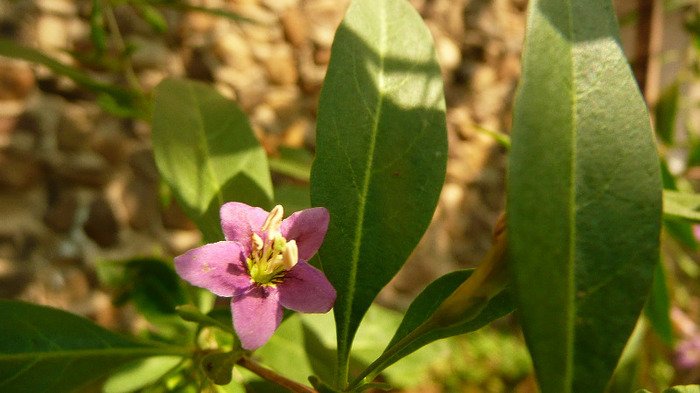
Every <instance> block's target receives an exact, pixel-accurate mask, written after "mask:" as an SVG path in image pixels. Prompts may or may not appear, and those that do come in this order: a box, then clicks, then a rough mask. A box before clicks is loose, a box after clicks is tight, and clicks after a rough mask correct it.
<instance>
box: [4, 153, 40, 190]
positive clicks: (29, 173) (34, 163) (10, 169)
mask: <svg viewBox="0 0 700 393" xmlns="http://www.w3.org/2000/svg"><path fill="white" fill-rule="evenodd" d="M41 180H42V168H41V164H40V163H39V161H38V160H37V159H36V157H34V156H32V155H27V154H11V153H0V186H3V187H8V188H10V189H13V190H27V189H29V188H31V187H33V186H35V185H37V184H38V183H39V182H40V181H41Z"/></svg>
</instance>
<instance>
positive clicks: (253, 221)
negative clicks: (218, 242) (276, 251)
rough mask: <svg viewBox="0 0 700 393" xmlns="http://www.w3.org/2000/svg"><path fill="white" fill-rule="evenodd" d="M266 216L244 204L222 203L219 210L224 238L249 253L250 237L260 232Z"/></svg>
mask: <svg viewBox="0 0 700 393" xmlns="http://www.w3.org/2000/svg"><path fill="white" fill-rule="evenodd" d="M268 214H269V213H268V212H266V211H265V210H263V209H261V208H259V207H252V206H248V205H246V204H245V203H239V202H228V203H224V205H223V206H221V210H219V215H220V216H221V229H223V231H224V237H225V238H226V240H228V241H232V242H238V243H241V244H242V245H243V246H244V247H245V249H246V251H247V252H249V251H250V236H251V235H252V234H253V232H257V231H259V230H260V228H261V227H262V226H263V224H264V223H265V219H266V218H267V215H268Z"/></svg>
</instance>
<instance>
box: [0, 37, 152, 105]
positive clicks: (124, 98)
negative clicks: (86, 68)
mask: <svg viewBox="0 0 700 393" xmlns="http://www.w3.org/2000/svg"><path fill="white" fill-rule="evenodd" d="M0 56H6V57H11V58H14V59H20V60H25V61H29V62H32V63H36V64H41V65H43V66H45V67H47V68H48V69H50V70H51V71H52V72H55V73H56V74H59V75H63V76H66V77H68V78H70V79H72V80H73V81H74V82H75V83H77V84H79V85H81V86H83V87H85V88H87V89H89V90H92V91H94V92H97V93H102V95H104V96H106V97H109V100H110V102H112V103H118V104H119V107H121V108H132V110H131V111H130V112H129V113H139V114H143V113H144V112H145V108H141V106H140V104H139V103H140V101H139V100H140V96H139V94H138V93H137V92H133V91H131V90H129V89H125V88H123V87H121V86H116V85H112V84H108V83H103V82H100V81H98V80H96V79H93V78H92V77H90V76H88V75H87V74H85V73H83V72H82V71H80V70H78V69H77V68H74V67H71V66H68V65H65V64H63V63H61V62H59V61H58V60H56V59H54V58H52V57H49V56H47V55H45V54H43V53H41V52H39V51H38V50H35V49H32V48H28V47H25V46H21V45H18V44H16V43H14V42H12V41H10V40H6V39H3V38H0ZM117 114H118V113H117Z"/></svg>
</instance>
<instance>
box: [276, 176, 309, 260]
mask: <svg viewBox="0 0 700 393" xmlns="http://www.w3.org/2000/svg"><path fill="white" fill-rule="evenodd" d="M275 203H277V204H280V205H282V206H284V214H285V215H291V214H292V213H294V212H298V211H300V210H304V209H308V208H310V207H311V204H310V202H309V185H308V184H305V185H296V184H280V185H275ZM307 262H308V261H307Z"/></svg>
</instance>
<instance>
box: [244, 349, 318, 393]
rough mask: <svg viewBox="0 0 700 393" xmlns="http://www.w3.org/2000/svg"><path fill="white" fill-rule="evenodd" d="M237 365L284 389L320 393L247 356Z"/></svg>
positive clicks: (295, 392) (304, 392)
mask: <svg viewBox="0 0 700 393" xmlns="http://www.w3.org/2000/svg"><path fill="white" fill-rule="evenodd" d="M236 364H238V365H239V366H242V367H245V368H247V369H248V370H250V371H252V372H254V373H255V374H257V375H258V376H259V377H261V378H263V379H266V380H268V381H270V382H272V383H275V384H277V385H279V386H282V387H283V388H287V389H289V390H291V391H292V392H294V393H318V392H317V391H316V390H314V389H312V388H310V387H308V386H305V385H302V384H300V383H298V382H296V381H292V380H291V379H288V378H285V377H283V376H281V375H279V374H277V373H276V372H274V371H272V370H270V369H267V368H265V367H263V366H261V365H259V364H258V363H256V362H254V361H253V360H251V359H250V358H249V357H247V356H241V358H240V359H238V361H237V362H236Z"/></svg>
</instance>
